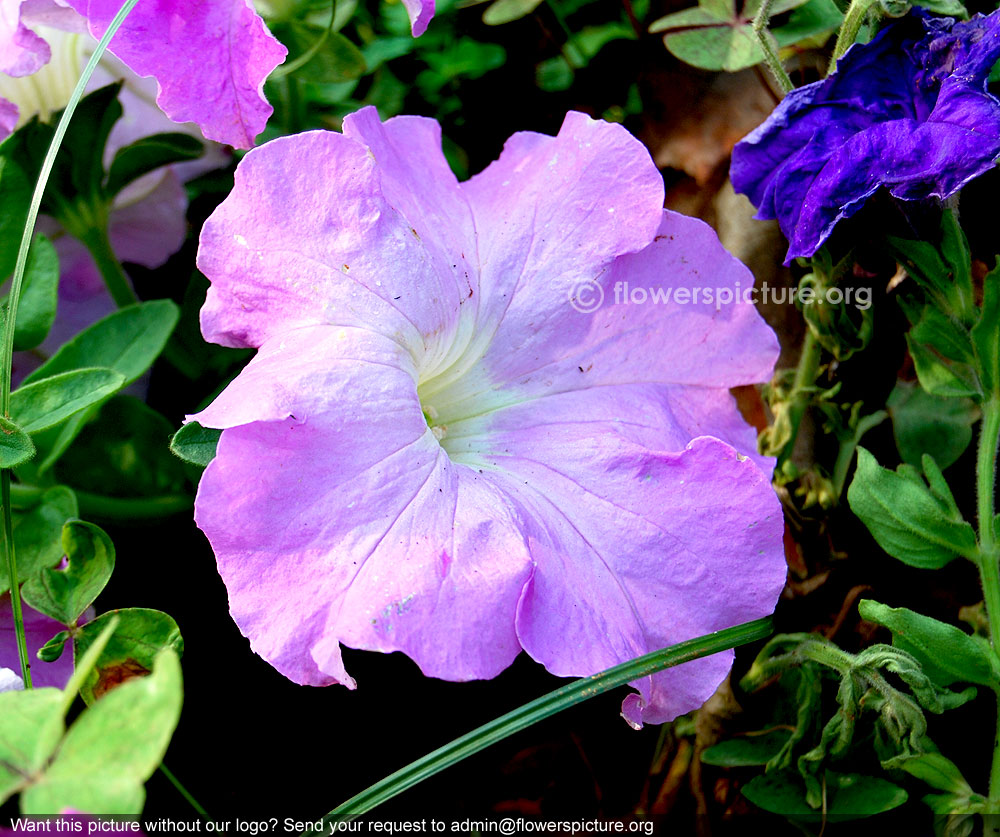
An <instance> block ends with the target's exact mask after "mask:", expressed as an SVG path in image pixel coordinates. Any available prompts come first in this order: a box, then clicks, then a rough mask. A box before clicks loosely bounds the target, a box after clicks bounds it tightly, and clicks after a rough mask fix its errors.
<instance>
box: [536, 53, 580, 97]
mask: <svg viewBox="0 0 1000 837" xmlns="http://www.w3.org/2000/svg"><path fill="white" fill-rule="evenodd" d="M575 78H576V75H575V74H574V72H573V68H572V67H570V65H569V63H567V61H566V59H565V58H563V57H562V56H561V55H556V56H553V57H552V58H547V59H545V60H544V61H542V62H541V63H540V64H539V65H538V66H537V67H535V84H537V85H538V89H539V90H544V91H545V92H546V93H559V92H561V91H563V90H569V89H570V88H571V87H572V86H573V80H574V79H575Z"/></svg>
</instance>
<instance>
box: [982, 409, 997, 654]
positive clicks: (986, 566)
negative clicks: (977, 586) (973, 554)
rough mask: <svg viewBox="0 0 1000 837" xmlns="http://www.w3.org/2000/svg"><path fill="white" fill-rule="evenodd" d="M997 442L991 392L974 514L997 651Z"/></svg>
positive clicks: (983, 436)
mask: <svg viewBox="0 0 1000 837" xmlns="http://www.w3.org/2000/svg"><path fill="white" fill-rule="evenodd" d="M998 442H1000V397H998V396H996V395H994V396H993V397H991V398H990V399H989V400H988V401H986V402H985V403H984V404H983V420H982V423H981V425H980V428H979V450H978V452H977V454H976V503H977V507H976V515H977V521H978V524H979V572H980V575H981V576H982V580H983V593H984V600H985V603H986V615H987V617H988V618H989V621H990V644H991V645H992V646H993V649H994V651H996V652H997V653H998V654H1000V550H998V548H997V539H996V534H995V532H994V531H993V516H994V514H995V511H996V503H995V486H996V465H997V445H998Z"/></svg>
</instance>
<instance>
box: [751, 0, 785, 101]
mask: <svg viewBox="0 0 1000 837" xmlns="http://www.w3.org/2000/svg"><path fill="white" fill-rule="evenodd" d="M772 2H773V0H764V1H763V2H762V3H761V4H760V10H759V11H758V12H757V14H756V16H755V17H754V19H753V34H754V37H756V38H757V43H758V44H759V45H760V51H761V52H763V53H764V63H765V64H767V68H768V69H769V70H770V71H771V75H772V76H774V80H775V81H776V82H777V83H778V87H780V88H781V92H782V93H783V94H784V93H791V92H792V91H793V90H794V89H795V85H794V84H792V79H791V77H790V76H789V75H788V73H787V72H785V68H784V67H783V66H782V65H781V59H780V58H778V53H777V52H775V50H774V43H773V41H772V40H771V33H770V32H769V31H768V29H767V24H768V21H770V19H771V3H772Z"/></svg>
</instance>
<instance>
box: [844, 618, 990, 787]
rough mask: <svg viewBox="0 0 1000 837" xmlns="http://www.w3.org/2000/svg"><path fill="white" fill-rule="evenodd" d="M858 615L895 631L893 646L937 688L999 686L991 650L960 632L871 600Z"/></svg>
mask: <svg viewBox="0 0 1000 837" xmlns="http://www.w3.org/2000/svg"><path fill="white" fill-rule="evenodd" d="M858 613H860V614H861V618H862V619H867V620H868V621H869V622H874V623H875V624H876V625H881V626H882V627H884V628H888V629H889V630H890V631H892V644H893V645H894V646H895V647H896V648H899V649H901V650H903V651H906V652H907V653H909V654H912V655H913V656H914V657H915V658H916V659H917V661H918V662H919V663H920V667H921V668H922V669H923V671H924V673H925V674H926V675H927V676H928V677H930V678H931V679H932V680H934V681H935V682H936V683H937V684H938V685H940V686H950V685H951V684H952V683H975V684H977V685H979V686H990V687H994V686H996V685H998V684H1000V677H998V673H997V672H996V671H995V670H994V667H993V661H992V657H993V654H992V652H991V651H990V648H989V646H988V645H985V644H982V643H980V642H978V641H977V640H976V638H975V637H972V636H969V635H968V634H967V633H965V631H963V630H961V629H960V628H957V627H955V626H954V625H948V624H946V623H945V622H939V621H938V620H937V619H932V618H931V617H929V616H923V615H921V614H919V613H914V612H913V611H912V610H907V609H906V608H905V607H900V608H892V607H887V606H886V605H884V604H879V603H878V602H875V601H872V600H871V599H863V600H862V601H861V603H860V604H859V605H858ZM935 787H937V786H936V785H935ZM940 789H941V790H948V788H940Z"/></svg>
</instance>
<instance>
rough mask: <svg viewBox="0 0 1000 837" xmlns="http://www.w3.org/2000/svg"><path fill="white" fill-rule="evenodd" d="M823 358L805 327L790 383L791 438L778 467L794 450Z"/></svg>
mask: <svg viewBox="0 0 1000 837" xmlns="http://www.w3.org/2000/svg"><path fill="white" fill-rule="evenodd" d="M822 356H823V347H822V346H821V345H820V342H819V340H818V339H817V337H816V334H815V333H814V332H813V330H812V329H811V328H810V327H809V326H806V336H805V339H804V340H803V341H802V351H801V353H800V354H799V363H798V366H796V367H795V380H794V382H793V383H792V403H791V404H790V405H789V407H788V423H789V427H790V428H791V432H792V435H791V438H790V439H789V440H788V444H787V445H786V446H785V449H784V450H783V451H782V452H781V455H780V457H779V465H780V464H781V463H782V462H785V461H787V460H788V459H790V458H791V456H792V452H793V451H794V450H795V442H796V440H797V439H798V437H799V425H800V424H802V418H803V416H805V414H806V410H807V409H808V408H809V403H810V402H811V401H812V394H813V387H814V385H815V383H816V378H817V376H818V375H819V361H820V358H821V357H822Z"/></svg>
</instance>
